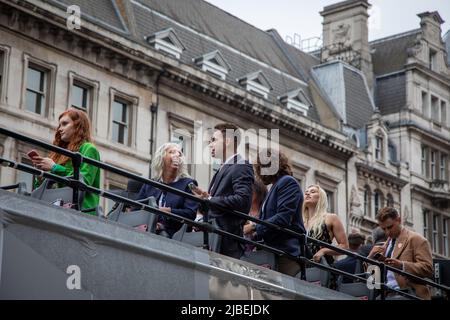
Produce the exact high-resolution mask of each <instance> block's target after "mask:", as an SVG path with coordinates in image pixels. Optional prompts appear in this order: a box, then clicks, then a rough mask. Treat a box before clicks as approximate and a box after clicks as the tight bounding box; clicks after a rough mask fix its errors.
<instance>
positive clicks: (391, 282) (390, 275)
mask: <svg viewBox="0 0 450 320" xmlns="http://www.w3.org/2000/svg"><path fill="white" fill-rule="evenodd" d="M394 245H395V244H394ZM391 246H392V239H391V240H390V241H389V245H388V247H387V249H386V252H389V250H390V248H391ZM394 249H395V248H393V249H392V252H391V257H392V255H393V254H394ZM387 258H390V257H387ZM402 269H403V268H402ZM386 285H387V286H388V287H390V288H392V289H397V290H399V289H400V286H399V285H398V283H397V280H395V273H394V272H393V271H390V270H388V272H387V275H386Z"/></svg>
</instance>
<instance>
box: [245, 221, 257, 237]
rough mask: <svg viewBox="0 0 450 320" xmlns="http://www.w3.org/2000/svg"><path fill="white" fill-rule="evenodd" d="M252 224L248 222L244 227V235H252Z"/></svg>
mask: <svg viewBox="0 0 450 320" xmlns="http://www.w3.org/2000/svg"><path fill="white" fill-rule="evenodd" d="M253 225H254V224H253V223H252V222H249V223H247V224H246V225H244V234H245V235H247V234H252V233H253V232H255V230H254V227H253Z"/></svg>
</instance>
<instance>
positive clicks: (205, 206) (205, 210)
mask: <svg viewBox="0 0 450 320" xmlns="http://www.w3.org/2000/svg"><path fill="white" fill-rule="evenodd" d="M200 207H201V212H202V214H203V222H204V223H209V221H208V210H209V206H208V203H207V202H206V201H205V202H203V203H202V204H201V205H200ZM203 249H206V250H209V234H208V230H203Z"/></svg>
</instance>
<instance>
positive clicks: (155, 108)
mask: <svg viewBox="0 0 450 320" xmlns="http://www.w3.org/2000/svg"><path fill="white" fill-rule="evenodd" d="M163 73H164V70H161V71H160V72H159V73H158V75H157V76H156V80H155V86H154V87H155V92H154V96H155V98H154V99H152V100H153V101H152V104H151V105H150V113H151V128H150V158H151V160H150V163H149V165H148V178H149V179H150V178H151V177H152V161H153V154H154V153H155V133H156V120H157V119H158V106H159V80H160V79H161V76H162V74H163Z"/></svg>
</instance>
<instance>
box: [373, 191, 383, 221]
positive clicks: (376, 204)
mask: <svg viewBox="0 0 450 320" xmlns="http://www.w3.org/2000/svg"><path fill="white" fill-rule="evenodd" d="M383 205H384V196H383V193H382V192H381V191H380V190H375V191H374V193H373V209H374V215H375V216H376V215H377V214H378V210H380V209H381V208H383Z"/></svg>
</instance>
